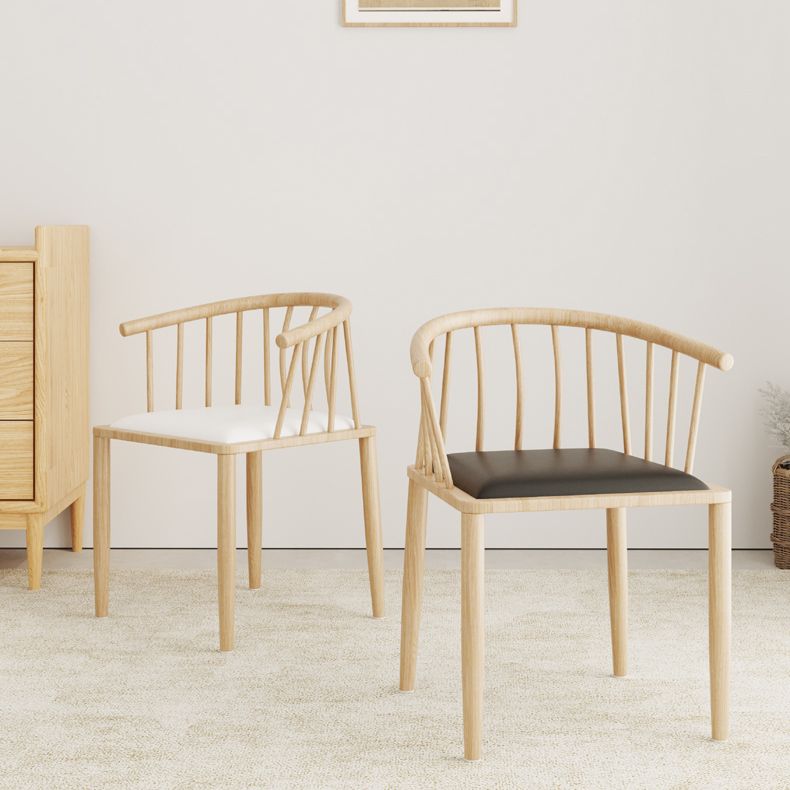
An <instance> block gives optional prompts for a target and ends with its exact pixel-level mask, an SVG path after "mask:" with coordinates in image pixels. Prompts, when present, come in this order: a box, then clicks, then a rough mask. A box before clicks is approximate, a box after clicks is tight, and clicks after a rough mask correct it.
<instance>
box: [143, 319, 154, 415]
mask: <svg viewBox="0 0 790 790" xmlns="http://www.w3.org/2000/svg"><path fill="white" fill-rule="evenodd" d="M145 387H146V408H147V409H148V411H153V410H154V333H153V332H146V333H145Z"/></svg>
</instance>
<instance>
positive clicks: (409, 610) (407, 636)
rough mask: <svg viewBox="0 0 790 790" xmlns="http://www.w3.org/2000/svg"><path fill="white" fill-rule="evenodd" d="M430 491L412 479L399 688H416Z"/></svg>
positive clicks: (408, 689) (404, 565)
mask: <svg viewBox="0 0 790 790" xmlns="http://www.w3.org/2000/svg"><path fill="white" fill-rule="evenodd" d="M427 508H428V491H427V490H426V489H425V488H423V487H422V486H421V485H419V484H417V483H416V482H415V481H414V480H409V497H408V503H407V506H406V550H405V552H404V557H403V601H402V606H401V628H400V690H401V691H414V682H415V678H416V674H417V646H418V643H419V636H420V615H421V612H422V583H423V576H424V575H425V525H426V514H427Z"/></svg>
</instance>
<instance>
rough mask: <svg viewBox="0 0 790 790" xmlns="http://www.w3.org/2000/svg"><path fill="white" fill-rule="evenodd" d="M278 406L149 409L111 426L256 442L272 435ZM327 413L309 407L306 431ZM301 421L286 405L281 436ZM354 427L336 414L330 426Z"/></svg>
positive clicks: (323, 425) (322, 424) (316, 429)
mask: <svg viewBox="0 0 790 790" xmlns="http://www.w3.org/2000/svg"><path fill="white" fill-rule="evenodd" d="M277 412H278V407H277V406H258V405H249V404H241V405H239V406H207V407H204V408H201V409H174V410H172V411H150V412H145V413H144V414H134V415H132V416H130V417H123V418H122V419H120V420H116V421H115V422H114V423H112V425H111V426H110V427H111V428H118V429H121V430H124V431H141V432H143V433H153V434H158V435H160V436H176V437H178V438H180V439H192V440H194V441H203V442H217V443H218V444H236V443H239V442H258V441H262V440H264V439H272V438H274V428H275V426H276V424H277ZM328 421H329V417H328V415H327V414H326V413H325V412H320V411H312V412H310V417H309V419H308V421H307V433H324V432H325V431H326V429H327V424H328ZM301 424H302V410H301V409H286V410H285V421H284V422H283V427H282V430H281V431H280V437H281V438H283V437H286V436H298V435H299V428H300V427H301ZM353 427H354V421H353V420H351V419H349V418H348V417H341V416H340V415H339V414H336V415H335V424H334V426H333V430H336V431H342V430H346V429H349V428H353Z"/></svg>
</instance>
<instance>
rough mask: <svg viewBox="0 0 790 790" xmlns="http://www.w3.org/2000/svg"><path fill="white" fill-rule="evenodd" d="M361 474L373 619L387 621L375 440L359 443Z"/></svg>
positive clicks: (369, 438) (370, 438)
mask: <svg viewBox="0 0 790 790" xmlns="http://www.w3.org/2000/svg"><path fill="white" fill-rule="evenodd" d="M359 461H360V467H361V471H362V511H363V513H364V516H365V548H366V551H367V557H368V578H369V580H370V599H371V603H372V608H373V617H384V553H383V546H382V540H381V504H380V501H379V473H378V464H377V459H376V437H375V436H367V437H365V438H364V439H360V440H359Z"/></svg>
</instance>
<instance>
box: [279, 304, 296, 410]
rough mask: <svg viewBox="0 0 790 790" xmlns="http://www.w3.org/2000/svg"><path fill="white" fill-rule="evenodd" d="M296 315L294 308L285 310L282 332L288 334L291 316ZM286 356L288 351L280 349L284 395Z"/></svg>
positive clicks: (281, 380) (282, 390) (281, 382)
mask: <svg viewBox="0 0 790 790" xmlns="http://www.w3.org/2000/svg"><path fill="white" fill-rule="evenodd" d="M293 314H294V309H293V307H287V308H286V310H285V318H284V319H283V328H282V330H281V331H282V332H287V331H288V330H289V329H290V327H291V316H292V315H293ZM285 354H286V350H285V349H284V348H281V349H280V391H281V393H282V394H285V379H286V372H285ZM290 405H291V404H290V403H287V404H286V406H290Z"/></svg>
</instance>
